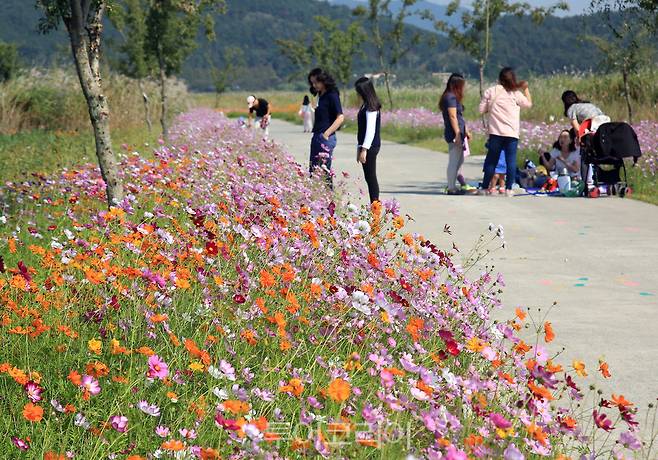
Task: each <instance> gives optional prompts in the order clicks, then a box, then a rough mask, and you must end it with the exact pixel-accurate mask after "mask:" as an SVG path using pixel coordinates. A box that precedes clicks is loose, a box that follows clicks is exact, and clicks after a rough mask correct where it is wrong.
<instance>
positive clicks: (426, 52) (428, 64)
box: [0, 0, 607, 90]
mask: <svg viewBox="0 0 658 460" xmlns="http://www.w3.org/2000/svg"><path fill="white" fill-rule="evenodd" d="M355 1H356V0H331V2H332V3H329V2H327V1H320V0H227V6H228V10H227V13H226V14H225V15H222V16H218V17H217V18H216V35H217V40H216V41H215V42H212V43H208V42H206V41H205V38H204V37H201V36H200V38H199V40H200V46H199V49H198V50H197V51H196V52H195V53H194V54H193V55H192V56H191V57H190V58H189V59H188V61H187V62H186V64H185V66H184V70H183V74H182V76H183V77H184V78H185V79H186V80H187V81H188V83H189V84H190V86H191V87H192V88H195V89H201V90H210V89H211V88H212V85H211V81H210V77H209V72H208V58H209V57H210V59H212V60H213V61H214V62H215V64H216V65H218V66H221V65H223V62H222V55H223V50H224V49H226V48H227V47H231V48H235V47H239V48H240V49H241V50H242V52H243V54H244V61H245V63H246V65H245V66H243V67H242V68H239V69H238V72H237V77H236V79H235V81H234V82H233V87H235V88H241V89H264V88H275V87H278V88H281V87H290V85H292V84H296V85H298V86H302V85H304V82H303V79H299V78H294V79H293V80H294V81H293V83H290V82H291V76H292V75H294V74H295V73H296V71H297V69H294V68H293V67H292V66H291V64H290V62H289V61H288V60H287V59H286V58H285V57H284V56H283V55H282V54H281V50H280V49H279V48H278V46H277V45H276V43H275V40H276V39H278V38H284V39H294V38H296V37H298V36H299V35H300V34H301V33H303V32H309V33H310V32H312V31H313V28H314V27H315V21H314V20H313V17H314V16H317V15H322V16H328V17H331V18H334V19H336V18H340V19H343V20H344V21H345V23H346V24H347V23H348V22H349V21H352V20H354V18H353V16H352V14H351V10H350V8H348V7H347V6H345V5H338V4H335V3H338V2H342V3H347V4H349V5H352V4H353V3H354V2H355ZM394 1H395V0H394ZM397 1H399V0H397ZM2 5H3V6H2V8H1V11H2V14H0V40H3V41H8V42H14V43H17V44H18V46H19V51H20V55H21V58H22V60H23V61H24V62H25V63H26V64H30V65H47V64H49V63H53V62H55V63H62V62H63V63H66V64H67V65H69V64H70V61H71V57H70V48H69V45H68V41H67V38H66V36H65V34H64V33H63V32H62V31H61V30H60V31H58V32H55V33H52V34H49V35H40V34H39V33H38V32H37V24H38V20H39V17H40V13H39V12H38V11H37V10H35V8H34V0H2ZM424 6H431V7H433V8H434V9H435V11H436V12H435V14H437V16H438V15H440V14H441V11H444V9H443V10H442V8H444V7H442V6H440V5H435V4H431V3H427V5H424ZM409 29H414V30H418V29H416V28H415V27H414V26H409ZM421 33H422V34H424V35H425V36H429V34H431V33H432V32H429V31H421ZM587 34H592V35H599V36H606V34H607V30H606V28H605V26H604V25H603V21H602V19H601V18H600V17H597V16H569V17H560V18H556V17H551V18H547V19H546V21H544V23H543V24H541V25H537V24H535V23H533V22H532V21H531V20H530V19H529V18H527V17H522V18H517V17H504V18H502V19H501V20H500V21H499V22H498V23H497V24H496V26H495V27H494V29H493V45H494V47H493V52H492V54H491V58H490V64H489V67H488V69H487V70H488V75H489V76H494V75H496V74H497V71H498V69H499V68H500V66H502V65H511V66H514V67H516V68H517V70H518V71H519V73H521V74H522V75H527V74H535V75H537V74H548V73H552V72H560V71H563V70H565V69H567V70H589V69H596V68H597V64H598V61H599V59H600V55H599V53H598V51H597V50H596V49H595V48H594V47H593V46H592V45H591V44H590V43H588V42H587V41H586V40H584V36H585V35H587ZM200 35H201V34H200ZM117 39H118V37H117V33H116V31H113V29H112V27H111V26H109V25H108V27H107V28H106V36H105V44H106V46H105V49H106V55H108V56H110V57H112V43H113V42H114V43H116V40H117ZM371 51H372V50H370V49H369V48H366V55H367V57H366V58H365V59H359V61H358V62H356V63H355V69H354V70H355V73H357V74H358V73H363V72H373V71H378V70H379V68H378V64H377V62H376V59H375V58H374V54H373V53H372V52H371ZM110 62H111V59H110ZM450 71H461V72H464V73H467V74H470V75H472V76H475V75H476V74H477V66H476V64H475V62H473V61H472V60H471V59H470V58H469V57H468V56H465V55H464V54H463V53H462V52H461V51H459V50H457V49H454V48H451V46H450V42H449V41H448V40H447V39H446V38H445V37H440V39H439V41H438V44H437V45H436V46H434V47H431V48H430V47H429V46H427V45H423V46H418V47H416V49H414V50H413V52H412V53H410V54H409V55H408V56H407V57H406V58H405V59H404V60H403V62H401V63H400V66H399V68H398V69H396V71H395V72H396V74H397V76H398V80H399V81H402V82H407V83H421V84H422V83H427V82H428V80H429V78H430V75H431V73H433V72H450Z"/></svg>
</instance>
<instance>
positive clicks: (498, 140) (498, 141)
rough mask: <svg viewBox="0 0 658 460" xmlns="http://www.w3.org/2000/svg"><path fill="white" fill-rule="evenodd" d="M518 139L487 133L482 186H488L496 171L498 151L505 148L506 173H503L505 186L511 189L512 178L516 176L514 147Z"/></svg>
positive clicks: (515, 147) (517, 143)
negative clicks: (487, 146) (487, 142)
mask: <svg viewBox="0 0 658 460" xmlns="http://www.w3.org/2000/svg"><path fill="white" fill-rule="evenodd" d="M518 145H519V140H518V139H517V138H515V137H505V136H497V135H495V134H490V135H489V149H488V150H487V157H486V158H485V159H484V180H483V181H482V187H484V188H488V187H489V184H490V183H491V178H492V177H493V175H494V174H495V172H496V165H497V164H498V160H499V158H500V152H501V151H503V150H505V162H506V163H507V175H505V188H506V189H507V190H512V185H513V184H514V179H515V178H516V149H517V147H518Z"/></svg>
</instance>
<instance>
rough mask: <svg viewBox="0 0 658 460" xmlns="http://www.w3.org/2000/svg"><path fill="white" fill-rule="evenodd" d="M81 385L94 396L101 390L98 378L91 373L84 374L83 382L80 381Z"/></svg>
mask: <svg viewBox="0 0 658 460" xmlns="http://www.w3.org/2000/svg"><path fill="white" fill-rule="evenodd" d="M80 387H82V388H83V389H85V390H86V391H87V392H89V394H91V395H94V396H95V395H97V394H98V393H100V392H101V386H100V384H99V383H98V380H96V379H95V378H93V377H92V376H91V375H83V376H82V382H81V383H80Z"/></svg>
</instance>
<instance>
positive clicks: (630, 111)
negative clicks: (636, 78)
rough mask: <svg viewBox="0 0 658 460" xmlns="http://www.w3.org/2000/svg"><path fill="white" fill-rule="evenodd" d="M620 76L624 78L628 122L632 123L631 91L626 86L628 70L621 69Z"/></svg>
mask: <svg viewBox="0 0 658 460" xmlns="http://www.w3.org/2000/svg"><path fill="white" fill-rule="evenodd" d="M622 77H623V78H624V98H625V99H626V108H627V110H628V123H630V124H631V125H632V124H633V107H632V106H631V93H630V89H629V86H628V70H626V69H624V70H623V71H622Z"/></svg>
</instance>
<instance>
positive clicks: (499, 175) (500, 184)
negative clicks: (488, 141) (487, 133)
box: [488, 150, 507, 195]
mask: <svg viewBox="0 0 658 460" xmlns="http://www.w3.org/2000/svg"><path fill="white" fill-rule="evenodd" d="M494 171H495V172H494V175H493V177H492V178H491V182H490V183H489V191H488V193H489V194H490V195H491V194H493V193H496V189H498V193H500V194H503V193H505V174H506V173H507V161H505V151H504V150H502V151H501V152H500V157H499V158H498V164H497V165H496V169H495V170H494Z"/></svg>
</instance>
